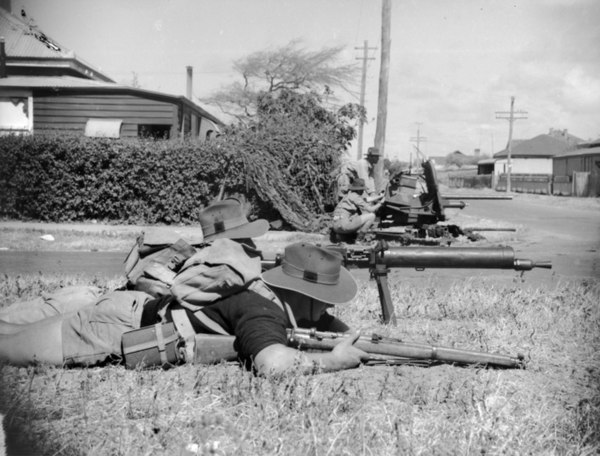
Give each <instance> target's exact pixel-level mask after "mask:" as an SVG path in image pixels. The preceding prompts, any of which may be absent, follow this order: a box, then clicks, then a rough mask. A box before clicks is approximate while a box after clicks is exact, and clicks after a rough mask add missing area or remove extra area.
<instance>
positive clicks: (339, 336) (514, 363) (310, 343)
mask: <svg viewBox="0 0 600 456" xmlns="http://www.w3.org/2000/svg"><path fill="white" fill-rule="evenodd" d="M287 336H288V346H290V347H293V348H297V349H299V350H312V351H314V350H317V351H331V350H333V349H334V348H335V346H336V345H337V344H339V343H340V342H341V341H342V340H344V338H346V337H349V335H348V334H344V333H335V332H326V331H315V330H313V329H303V328H295V329H288V330H287ZM234 340H235V337H234V336H221V335H216V334H196V337H195V350H194V352H195V356H194V363H195V364H215V363H219V362H221V361H234V360H236V359H237V353H236V351H235V350H234V348H233V342H234ZM354 345H355V346H356V347H357V348H360V349H361V350H363V351H365V352H366V353H369V354H371V355H373V356H372V357H371V358H370V359H369V360H367V364H378V363H385V364H415V365H432V364H440V363H444V364H456V365H480V366H486V367H496V368H524V367H525V363H524V361H523V356H522V355H518V356H516V357H515V356H508V355H503V354H498V353H485V352H478V351H473V350H460V349H457V348H450V347H436V346H433V345H429V344H422V343H417V342H404V341H402V340H400V339H393V338H389V337H382V336H378V335H376V334H373V335H372V336H360V337H359V339H358V340H357V341H356V342H355V343H354Z"/></svg>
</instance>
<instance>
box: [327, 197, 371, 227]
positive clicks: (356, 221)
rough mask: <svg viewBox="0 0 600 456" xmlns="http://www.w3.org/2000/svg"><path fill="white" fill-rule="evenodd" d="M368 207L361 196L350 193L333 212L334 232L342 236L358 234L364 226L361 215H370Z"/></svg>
mask: <svg viewBox="0 0 600 456" xmlns="http://www.w3.org/2000/svg"><path fill="white" fill-rule="evenodd" d="M368 207H369V205H368V204H367V202H366V201H365V199H364V198H363V197H362V196H361V195H359V194H358V193H355V192H348V193H347V194H346V196H344V198H343V199H342V200H341V201H340V202H339V203H338V205H337V206H336V207H335V210H334V211H333V230H334V231H335V232H336V233H341V234H348V233H355V232H357V231H358V230H359V229H360V227H361V226H362V225H363V224H364V220H363V218H362V217H361V215H363V214H368V213H369V211H368V210H367V208H368Z"/></svg>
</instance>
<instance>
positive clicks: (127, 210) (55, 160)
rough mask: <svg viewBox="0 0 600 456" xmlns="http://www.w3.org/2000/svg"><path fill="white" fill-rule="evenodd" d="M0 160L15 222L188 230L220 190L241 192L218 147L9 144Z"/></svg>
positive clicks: (68, 139) (53, 141)
mask: <svg viewBox="0 0 600 456" xmlns="http://www.w3.org/2000/svg"><path fill="white" fill-rule="evenodd" d="M0 159H1V160H2V162H3V163H4V164H5V166H3V167H2V169H1V170H0V190H1V194H2V197H1V199H0V214H1V215H3V216H5V217H11V218H16V219H36V220H42V221H53V222H64V221H83V220H90V219H100V220H105V221H117V222H122V223H146V224H152V223H166V224H172V223H190V222H193V221H197V220H198V213H199V211H200V210H201V208H202V207H203V206H204V205H206V204H208V203H209V202H210V201H211V200H213V199H214V198H215V196H217V195H218V194H219V192H220V186H221V184H225V183H227V184H228V186H229V188H230V189H231V190H239V188H240V185H239V181H238V180H236V179H231V178H230V173H229V171H230V163H229V162H230V161H231V160H230V157H228V156H227V154H226V153H225V154H224V153H222V152H221V150H219V147H218V143H216V142H215V143H213V142H208V143H195V142H165V141H150V140H135V141H131V140H128V141H121V140H112V139H110V140H109V139H89V138H82V137H75V136H61V137H58V136H56V137H15V136H7V137H3V138H0ZM235 174H237V173H235Z"/></svg>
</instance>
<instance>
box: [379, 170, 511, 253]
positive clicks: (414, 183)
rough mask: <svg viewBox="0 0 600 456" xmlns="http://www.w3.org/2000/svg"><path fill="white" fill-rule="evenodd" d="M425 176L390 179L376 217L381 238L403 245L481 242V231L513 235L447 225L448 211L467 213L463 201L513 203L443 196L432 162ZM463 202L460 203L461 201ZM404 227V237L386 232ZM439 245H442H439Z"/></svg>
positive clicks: (488, 197)
mask: <svg viewBox="0 0 600 456" xmlns="http://www.w3.org/2000/svg"><path fill="white" fill-rule="evenodd" d="M421 166H422V168H423V172H422V174H419V175H413V174H408V173H405V172H400V173H398V174H395V175H394V176H392V177H391V179H390V182H389V183H388V185H387V187H386V189H385V194H384V199H383V204H382V207H381V208H380V209H379V211H378V213H377V216H378V219H379V227H380V228H382V230H381V231H377V232H376V233H375V234H376V236H377V237H378V238H386V239H389V240H398V241H400V242H402V243H403V244H420V243H426V242H427V243H430V242H432V240H431V239H429V241H423V239H424V238H433V239H439V238H443V237H445V238H451V237H458V236H459V235H466V236H468V237H469V238H470V239H471V240H478V239H481V236H480V235H478V234H477V233H475V232H478V231H514V229H510V228H506V229H505V228H477V227H471V228H461V227H459V226H456V225H448V224H440V222H446V221H447V216H446V213H445V211H444V210H445V209H450V208H453V209H464V208H465V207H466V203H465V202H464V201H462V200H511V199H512V196H507V195H485V196H480V195H442V194H441V192H440V189H439V184H438V178H437V174H436V171H435V164H434V163H433V161H431V160H430V159H426V160H424V161H423V162H422V163H421ZM459 200H460V201H459ZM397 227H402V229H403V230H404V231H403V232H402V233H395V232H393V231H392V232H390V231H385V229H386V228H397ZM438 243H439V242H438Z"/></svg>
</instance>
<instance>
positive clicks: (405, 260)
mask: <svg viewBox="0 0 600 456" xmlns="http://www.w3.org/2000/svg"><path fill="white" fill-rule="evenodd" d="M323 247H325V248H328V249H331V250H334V251H336V252H338V253H339V254H340V255H341V256H342V259H343V265H344V266H345V267H346V268H368V269H369V273H370V277H371V278H372V279H375V281H376V282H377V289H378V292H379V301H380V303H381V313H382V320H383V322H384V323H392V324H396V315H395V313H394V304H393V302H392V298H391V294H390V290H389V286H388V273H389V272H390V268H414V269H417V270H423V269H426V268H456V269H460V268H466V269H512V270H515V271H530V270H532V269H534V268H545V269H551V268H552V264H551V263H550V262H549V261H540V262H534V261H532V260H525V259H517V258H515V252H514V250H513V249H512V248H511V247H505V246H502V247H404V246H403V247H390V246H389V245H388V243H387V242H386V241H378V242H377V243H376V244H375V245H374V246H371V247H364V246H362V247H361V246H351V247H343V246H340V245H327V246H323ZM282 259H283V257H282V255H281V254H278V255H276V256H275V257H274V258H265V259H263V261H262V267H263V269H270V268H272V267H275V266H278V265H279V264H280V263H281V260H282Z"/></svg>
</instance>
